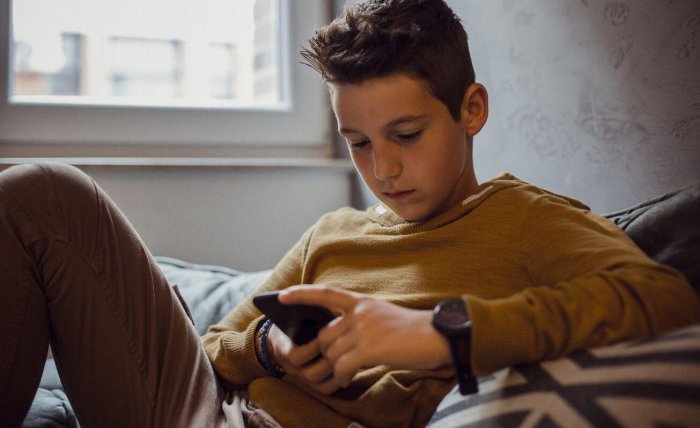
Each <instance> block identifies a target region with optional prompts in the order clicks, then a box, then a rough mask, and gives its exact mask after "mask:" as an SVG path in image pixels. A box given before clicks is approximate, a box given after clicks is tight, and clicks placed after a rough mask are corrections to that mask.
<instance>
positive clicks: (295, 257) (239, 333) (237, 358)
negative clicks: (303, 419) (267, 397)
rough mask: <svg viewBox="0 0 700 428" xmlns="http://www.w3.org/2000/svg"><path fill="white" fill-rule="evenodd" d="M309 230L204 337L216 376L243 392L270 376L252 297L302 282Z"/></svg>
mask: <svg viewBox="0 0 700 428" xmlns="http://www.w3.org/2000/svg"><path fill="white" fill-rule="evenodd" d="M312 230H313V228H311V229H309V230H308V231H307V232H306V233H305V234H304V236H303V237H302V238H301V240H300V241H299V242H298V243H297V244H296V245H295V246H294V247H292V248H291V249H290V250H289V251H288V252H287V254H286V255H285V256H284V257H283V258H282V260H280V262H279V263H278V264H277V266H276V267H275V269H273V271H272V274H271V275H270V277H269V278H268V279H267V280H266V281H265V282H264V283H263V284H261V285H260V287H259V288H258V289H257V290H256V291H255V292H253V293H252V294H251V296H249V297H248V298H246V299H245V300H244V301H242V302H241V303H240V304H238V306H236V307H235V308H234V309H233V310H232V311H231V312H229V313H228V315H226V316H225V317H224V319H223V320H221V321H220V322H219V323H217V324H215V325H212V326H211V327H209V329H208V330H207V333H206V334H205V335H204V336H202V345H203V347H204V350H205V352H206V353H207V356H208V357H209V360H210V361H211V363H212V365H213V366H214V369H215V370H216V371H217V373H218V374H219V375H220V376H221V377H222V378H223V379H224V380H226V381H227V382H228V383H229V386H230V387H232V388H241V387H244V386H245V385H247V384H249V383H250V382H251V381H252V380H254V379H256V378H259V377H264V376H269V375H270V374H269V372H268V371H267V370H266V369H265V368H264V367H263V365H262V363H261V362H260V361H259V360H258V357H257V355H256V352H255V333H256V331H257V329H258V327H259V326H260V324H261V321H263V320H264V316H263V315H262V313H261V312H260V311H259V310H258V309H257V308H256V307H255V305H253V300H252V297H253V296H255V295H257V294H260V293H263V292H266V291H274V290H282V289H284V288H287V287H290V286H292V285H297V284H299V283H300V281H301V277H302V267H303V263H304V258H305V256H306V248H307V246H308V242H309V239H310V237H311V235H312Z"/></svg>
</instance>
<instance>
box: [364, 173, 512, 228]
mask: <svg viewBox="0 0 700 428" xmlns="http://www.w3.org/2000/svg"><path fill="white" fill-rule="evenodd" d="M521 184H524V182H522V181H521V180H519V179H517V178H516V177H514V176H513V175H511V174H509V173H503V174H501V175H499V176H498V177H496V178H494V179H492V180H489V181H486V182H484V183H482V184H481V185H479V188H478V190H477V191H476V193H474V194H472V195H470V196H468V197H467V198H466V199H464V200H463V201H462V202H461V203H459V204H457V205H456V206H454V207H452V208H451V209H449V210H447V211H445V212H443V213H441V214H438V215H437V216H435V217H432V218H430V219H428V220H426V221H420V222H410V221H406V220H404V219H402V218H401V217H399V216H398V215H396V214H395V213H394V212H393V211H392V210H391V209H389V208H388V207H386V206H385V205H384V204H382V203H381V202H380V203H377V204H374V205H372V206H370V207H369V208H368V209H367V214H368V215H369V217H370V219H371V220H373V221H374V222H376V223H379V224H381V225H382V226H384V227H388V228H390V229H392V230H393V231H395V232H396V233H412V232H422V231H426V230H431V229H436V228H438V227H441V226H444V225H446V224H449V223H452V222H453V221H455V220H456V219H458V218H460V217H463V216H465V215H467V214H469V213H470V212H471V211H473V210H474V209H476V208H477V207H478V206H479V205H481V204H482V203H483V202H484V201H486V200H487V199H488V198H489V197H490V196H491V195H492V194H494V193H496V192H498V191H501V190H503V189H507V188H510V187H514V186H518V185H521Z"/></svg>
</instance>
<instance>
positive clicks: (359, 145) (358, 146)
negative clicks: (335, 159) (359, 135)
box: [348, 140, 369, 150]
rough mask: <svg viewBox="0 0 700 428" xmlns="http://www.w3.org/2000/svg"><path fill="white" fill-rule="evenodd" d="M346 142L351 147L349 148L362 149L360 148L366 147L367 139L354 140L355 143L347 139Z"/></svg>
mask: <svg viewBox="0 0 700 428" xmlns="http://www.w3.org/2000/svg"><path fill="white" fill-rule="evenodd" d="M348 143H349V144H350V148H351V149H354V150H359V149H362V148H364V147H367V145H368V144H369V141H368V140H362V141H358V142H356V143H352V142H349V141H348Z"/></svg>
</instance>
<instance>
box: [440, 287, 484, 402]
mask: <svg viewBox="0 0 700 428" xmlns="http://www.w3.org/2000/svg"><path fill="white" fill-rule="evenodd" d="M433 326H434V327H435V328H436V329H437V331H439V332H440V333H441V334H442V335H443V336H445V338H446V339H447V342H448V343H449V344H450V352H451V353H452V361H453V362H454V366H455V370H456V372H457V380H458V382H459V392H460V393H461V394H462V395H469V394H476V393H477V392H479V385H478V383H477V381H476V378H475V377H474V375H473V374H472V367H471V339H472V321H471V319H470V318H469V312H468V311H467V305H466V304H465V303H464V300H462V299H461V298H458V299H449V300H443V301H442V302H440V303H438V305H437V306H435V309H434V310H433Z"/></svg>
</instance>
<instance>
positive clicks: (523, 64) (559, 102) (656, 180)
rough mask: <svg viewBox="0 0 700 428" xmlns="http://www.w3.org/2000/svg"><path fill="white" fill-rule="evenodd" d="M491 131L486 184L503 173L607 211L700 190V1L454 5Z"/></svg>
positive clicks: (483, 139)
mask: <svg viewBox="0 0 700 428" xmlns="http://www.w3.org/2000/svg"><path fill="white" fill-rule="evenodd" d="M448 3H449V4H450V5H451V6H452V7H453V8H454V10H455V12H457V13H458V14H459V16H460V17H461V18H462V20H463V22H464V24H465V27H466V28H467V31H468V32H469V35H470V43H471V50H472V56H473V62H474V66H475V69H476V73H477V80H478V81H480V82H482V83H484V84H485V85H486V87H487V88H488V89H489V92H490V104H491V112H490V118H489V123H488V124H487V125H486V128H485V129H484V130H483V131H482V133H481V134H480V135H479V136H478V137H477V139H476V140H475V141H476V142H475V164H476V171H477V176H478V177H479V179H480V180H481V181H483V180H487V179H489V178H491V177H493V176H495V175H497V174H498V173H500V172H502V171H510V172H512V173H514V174H515V175H517V176H519V177H520V178H522V179H524V180H527V181H530V182H533V183H535V184H538V185H540V186H543V187H546V188H548V189H550V190H553V191H556V192H560V193H565V194H568V195H570V196H573V197H576V198H579V199H581V200H582V201H584V202H586V203H588V204H589V205H590V206H591V207H592V208H593V209H594V210H595V211H599V212H609V211H612V210H617V209H622V208H626V207H627V206H629V205H632V204H634V203H636V202H638V201H641V200H643V199H645V198H649V197H652V196H655V195H657V194H660V193H663V192H666V191H668V190H672V189H674V188H676V187H680V186H683V185H686V184H690V183H692V182H697V181H700V1H699V0H628V1H606V0H522V1H517V0H495V1H494V0H492V1H483V0H452V1H448Z"/></svg>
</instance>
